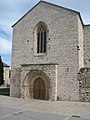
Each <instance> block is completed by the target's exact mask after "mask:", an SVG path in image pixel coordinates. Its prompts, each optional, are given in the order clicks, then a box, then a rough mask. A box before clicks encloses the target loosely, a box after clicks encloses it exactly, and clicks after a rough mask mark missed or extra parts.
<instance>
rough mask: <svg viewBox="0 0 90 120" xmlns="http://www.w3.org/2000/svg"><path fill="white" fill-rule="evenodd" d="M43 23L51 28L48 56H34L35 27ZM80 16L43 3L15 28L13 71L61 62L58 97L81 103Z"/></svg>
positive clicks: (58, 76) (58, 75)
mask: <svg viewBox="0 0 90 120" xmlns="http://www.w3.org/2000/svg"><path fill="white" fill-rule="evenodd" d="M40 21H43V22H44V23H45V24H46V25H47V27H48V36H47V53H46V54H45V55H43V56H39V55H37V56H35V55H34V39H35V38H34V30H35V26H36V25H37V24H38V23H39V22H40ZM78 39H79V37H78V15H77V13H75V12H73V11H70V10H67V9H63V8H61V7H56V6H54V5H50V4H47V3H43V2H40V3H39V4H38V5H37V6H36V7H34V9H33V10H31V11H30V12H29V13H28V14H27V15H26V16H25V17H23V19H21V20H20V21H19V22H18V23H17V24H16V25H15V26H14V27H13V44H12V69H14V68H20V67H21V64H48V63H58V67H57V82H58V86H57V94H58V97H59V99H61V100H78V99H79V85H78V81H77V72H78V65H79V62H78V52H77V51H78V50H77V44H78Z"/></svg>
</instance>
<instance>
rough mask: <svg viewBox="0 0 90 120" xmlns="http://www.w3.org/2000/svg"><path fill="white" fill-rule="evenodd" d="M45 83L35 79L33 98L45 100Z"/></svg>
mask: <svg viewBox="0 0 90 120" xmlns="http://www.w3.org/2000/svg"><path fill="white" fill-rule="evenodd" d="M45 93H46V91H45V82H44V80H43V79H41V78H37V79H36V80H35V81H34V85H33V98H35V99H41V100H45Z"/></svg>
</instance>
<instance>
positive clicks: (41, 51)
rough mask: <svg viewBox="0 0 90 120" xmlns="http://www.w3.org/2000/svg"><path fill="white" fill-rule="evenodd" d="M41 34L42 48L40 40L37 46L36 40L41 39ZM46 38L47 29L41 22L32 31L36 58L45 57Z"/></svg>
mask: <svg viewBox="0 0 90 120" xmlns="http://www.w3.org/2000/svg"><path fill="white" fill-rule="evenodd" d="M38 33H39V36H38ZM41 34H43V35H42V37H43V39H42V41H43V43H42V46H41V38H40V39H39V40H40V43H39V44H38V39H37V37H41ZM45 34H46V39H44V37H45ZM47 38H48V27H47V25H46V24H45V23H44V22H43V21H40V22H39V23H38V24H37V25H36V26H35V29H34V55H35V56H38V55H39V56H40V55H41V56H42V55H46V54H47ZM44 42H45V43H44ZM38 47H39V49H38ZM41 47H42V48H41Z"/></svg>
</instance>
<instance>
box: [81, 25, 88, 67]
mask: <svg viewBox="0 0 90 120" xmlns="http://www.w3.org/2000/svg"><path fill="white" fill-rule="evenodd" d="M83 43H84V65H85V67H90V25H86V26H84V39H83Z"/></svg>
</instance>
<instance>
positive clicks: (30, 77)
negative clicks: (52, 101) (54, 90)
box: [23, 70, 50, 100]
mask: <svg viewBox="0 0 90 120" xmlns="http://www.w3.org/2000/svg"><path fill="white" fill-rule="evenodd" d="M49 88H50V87H49V79H48V77H47V76H46V74H45V73H43V72H42V71H38V70H33V71H31V72H29V73H28V74H27V76H26V78H25V80H24V83H23V90H24V98H32V99H43V100H48V99H49Z"/></svg>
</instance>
